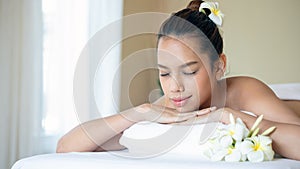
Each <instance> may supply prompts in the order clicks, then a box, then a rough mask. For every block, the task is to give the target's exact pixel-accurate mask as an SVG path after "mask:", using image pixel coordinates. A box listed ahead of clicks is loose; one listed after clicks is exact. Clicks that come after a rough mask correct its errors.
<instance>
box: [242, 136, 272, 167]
mask: <svg viewBox="0 0 300 169" xmlns="http://www.w3.org/2000/svg"><path fill="white" fill-rule="evenodd" d="M240 150H241V152H242V154H246V155H247V158H248V160H249V161H251V162H261V161H266V160H268V161H270V160H272V159H273V157H274V151H273V150H272V140H271V138H270V137H267V136H262V135H258V136H254V137H251V138H247V139H246V140H245V141H243V142H242V143H241V145H240Z"/></svg>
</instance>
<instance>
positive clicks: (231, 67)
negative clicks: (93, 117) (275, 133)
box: [121, 0, 300, 108]
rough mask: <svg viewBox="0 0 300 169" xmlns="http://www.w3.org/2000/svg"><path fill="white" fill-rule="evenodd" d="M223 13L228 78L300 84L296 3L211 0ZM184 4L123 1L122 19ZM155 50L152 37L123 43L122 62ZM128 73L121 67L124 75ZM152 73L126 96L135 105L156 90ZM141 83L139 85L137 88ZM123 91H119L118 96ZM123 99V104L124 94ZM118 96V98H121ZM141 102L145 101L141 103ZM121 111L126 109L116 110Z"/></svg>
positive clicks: (179, 0) (299, 26)
mask: <svg viewBox="0 0 300 169" xmlns="http://www.w3.org/2000/svg"><path fill="white" fill-rule="evenodd" d="M216 1H218V2H219V3H220V7H221V10H222V11H223V13H224V14H225V20H224V24H223V27H222V28H221V29H222V31H223V36H224V41H225V48H224V51H225V54H226V55H227V57H228V60H229V64H228V74H227V75H228V76H235V75H249V76H253V77H256V78H258V79H260V80H262V81H264V82H266V83H269V84H271V83H288V82H300V75H299V73H300V66H299V64H300V56H299V53H298V46H299V45H300V32H299V30H300V19H299V18H300V12H298V8H299V7H300V1H299V0H285V1H282V0H251V1H249V0H216ZM188 2H189V0H124V15H129V14H133V13H138V12H150V11H151V12H164V13H171V12H175V11H178V10H180V9H182V8H184V7H185V6H186V5H187V4H188ZM155 45H156V39H155V36H154V35H139V36H136V37H131V38H129V39H127V40H124V41H123V45H122V47H123V52H122V55H123V58H126V56H128V55H130V54H132V53H133V52H135V51H139V50H141V49H146V48H152V47H155ZM126 69H130V67H124V68H123V70H124V71H126ZM156 75H157V74H156V72H154V71H148V72H144V73H143V76H142V77H138V78H136V79H135V80H136V81H135V82H133V83H134V84H135V86H139V87H136V89H135V90H131V91H130V93H131V94H130V95H132V96H135V97H132V98H131V99H132V102H133V103H134V105H136V104H140V103H142V102H145V101H147V97H148V96H147V94H148V93H149V92H150V91H151V90H153V89H154V88H156V87H157V86H155V85H153V84H151V85H149V83H146V82H148V81H149V79H152V80H153V79H156V78H157V76H156ZM137 84H140V85H137ZM123 90H125V91H126V92H127V91H128V90H126V89H122V91H123ZM121 95H123V99H125V98H124V97H125V95H126V93H123V94H121ZM121 97H122V96H121ZM142 98H144V99H142ZM121 107H123V108H125V107H128V105H121Z"/></svg>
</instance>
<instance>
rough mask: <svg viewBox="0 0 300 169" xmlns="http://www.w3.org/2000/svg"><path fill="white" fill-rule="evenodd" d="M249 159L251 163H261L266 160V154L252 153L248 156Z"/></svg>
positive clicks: (260, 152)
mask: <svg viewBox="0 0 300 169" xmlns="http://www.w3.org/2000/svg"><path fill="white" fill-rule="evenodd" d="M247 157H248V160H249V161H251V162H261V161H263V160H264V153H263V152H262V151H251V152H249V153H248V154H247Z"/></svg>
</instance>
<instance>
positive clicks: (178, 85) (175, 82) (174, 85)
mask: <svg viewBox="0 0 300 169" xmlns="http://www.w3.org/2000/svg"><path fill="white" fill-rule="evenodd" d="M169 84H170V91H171V92H183V91H184V86H183V83H182V80H181V79H180V77H178V76H172V78H171V79H170V83H169Z"/></svg>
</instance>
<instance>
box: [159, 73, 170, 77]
mask: <svg viewBox="0 0 300 169" xmlns="http://www.w3.org/2000/svg"><path fill="white" fill-rule="evenodd" d="M169 75H170V73H161V74H160V76H162V77H164V76H169Z"/></svg>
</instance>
